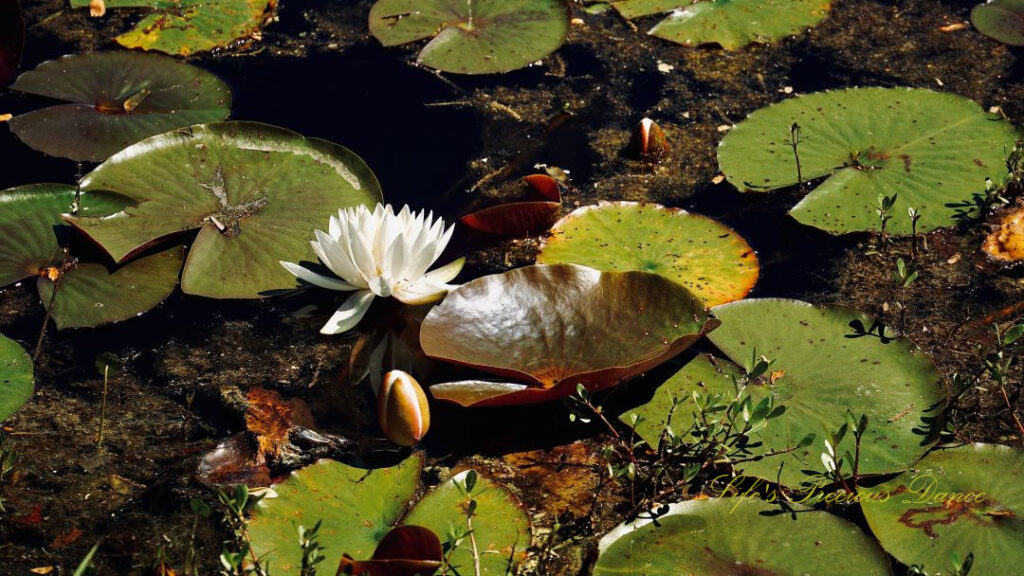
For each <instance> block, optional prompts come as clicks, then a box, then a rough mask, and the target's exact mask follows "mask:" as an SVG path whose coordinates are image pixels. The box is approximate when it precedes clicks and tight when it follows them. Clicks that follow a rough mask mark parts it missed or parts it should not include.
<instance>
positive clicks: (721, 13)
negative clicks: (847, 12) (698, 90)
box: [612, 0, 832, 50]
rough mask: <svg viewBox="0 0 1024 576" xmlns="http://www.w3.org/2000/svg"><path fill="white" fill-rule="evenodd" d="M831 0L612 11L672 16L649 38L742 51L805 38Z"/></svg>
mask: <svg viewBox="0 0 1024 576" xmlns="http://www.w3.org/2000/svg"><path fill="white" fill-rule="evenodd" d="M831 4H832V3H831V2H830V1H829V0H710V1H705V2H696V3H691V2H687V1H685V0H623V1H622V2H614V3H613V4H612V6H614V7H615V8H616V10H618V11H619V13H620V14H622V16H623V17H624V18H638V17H641V16H649V15H651V14H662V13H665V12H671V14H669V16H668V17H667V18H665V19H664V20H662V21H661V22H659V23H658V24H657V25H656V26H655V27H654V28H651V30H650V31H649V32H648V34H653V35H654V36H657V37H659V38H664V39H665V40H671V41H672V42H675V43H677V44H683V45H685V46H699V45H701V44H718V45H719V46H721V47H722V48H725V49H726V50H739V49H740V48H743V47H744V46H746V45H748V44H751V43H753V42H760V43H767V42H771V41H773V40H778V39H780V38H785V37H786V36H792V35H794V34H800V33H801V32H803V31H804V30H806V29H807V28H810V27H812V26H816V25H817V24H818V23H820V22H821V21H822V20H824V19H825V17H826V16H828V11H829V9H830V8H831Z"/></svg>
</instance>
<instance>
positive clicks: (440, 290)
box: [392, 277, 455, 306]
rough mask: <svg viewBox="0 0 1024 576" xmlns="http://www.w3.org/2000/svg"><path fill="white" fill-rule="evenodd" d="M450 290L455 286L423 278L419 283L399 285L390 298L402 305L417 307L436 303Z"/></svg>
mask: <svg viewBox="0 0 1024 576" xmlns="http://www.w3.org/2000/svg"><path fill="white" fill-rule="evenodd" d="M452 288H455V286H450V285H448V284H444V283H442V282H432V281H430V280H427V279H426V278H425V277H424V278H421V279H420V280H419V282H414V283H409V282H402V283H400V284H399V285H398V286H396V287H395V289H394V292H393V293H392V296H394V297H395V299H396V300H398V301H399V302H402V303H403V304H411V305H413V306H418V305H420V304H429V303H431V302H437V301H438V300H440V299H441V298H444V296H445V294H447V293H448V291H449V290H451V289H452Z"/></svg>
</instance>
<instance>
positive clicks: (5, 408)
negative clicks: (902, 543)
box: [0, 336, 33, 422]
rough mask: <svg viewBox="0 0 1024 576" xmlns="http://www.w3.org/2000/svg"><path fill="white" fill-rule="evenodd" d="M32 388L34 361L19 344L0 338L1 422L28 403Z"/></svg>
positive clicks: (4, 337) (3, 337)
mask: <svg viewBox="0 0 1024 576" xmlns="http://www.w3.org/2000/svg"><path fill="white" fill-rule="evenodd" d="M32 387H33V376H32V359H31V358H29V356H28V354H26V353H25V351H24V350H23V349H22V348H21V346H20V345H19V344H18V343H17V342H15V341H14V340H11V339H10V338H7V337H6V336H0V422H3V421H4V420H7V419H8V418H10V417H11V415H12V414H14V413H15V412H17V411H18V409H19V408H21V407H22V406H24V405H25V402H28V399H29V398H31V397H32Z"/></svg>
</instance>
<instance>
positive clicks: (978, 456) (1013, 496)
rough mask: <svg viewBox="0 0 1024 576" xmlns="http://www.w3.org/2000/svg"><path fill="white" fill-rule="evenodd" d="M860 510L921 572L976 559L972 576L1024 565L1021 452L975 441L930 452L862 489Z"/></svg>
mask: <svg viewBox="0 0 1024 576" xmlns="http://www.w3.org/2000/svg"><path fill="white" fill-rule="evenodd" d="M861 508H862V509H863V510H864V516H865V517H866V518H867V521H868V526H870V527H871V531H872V532H874V534H875V537H877V538H878V540H879V542H881V543H882V546H883V547H884V548H885V549H886V550H887V551H888V552H889V553H890V554H892V555H893V556H895V557H896V559H897V560H899V561H900V562H903V563H904V564H907V565H910V564H919V565H923V566H924V573H925V574H928V575H934V576H940V575H944V574H949V573H950V572H949V567H950V566H951V565H952V561H951V558H952V556H953V554H956V556H957V557H959V558H960V559H961V560H963V559H965V558H967V556H968V554H971V553H973V554H974V567H973V569H972V570H971V576H997V575H1002V574H1009V573H1012V572H1014V570H1015V569H1013V568H1011V567H1012V566H1021V565H1024V451H1022V450H1020V449H1014V448H1008V447H1006V446H996V445H990V444H973V445H969V446H963V447H960V448H955V449H951V450H939V451H937V452H933V453H931V454H929V455H928V456H926V457H925V458H924V459H923V460H921V461H920V462H919V463H918V464H917V465H916V466H914V470H913V471H912V472H907V473H905V474H903V475H901V476H898V477H896V478H894V479H892V480H890V481H888V482H886V483H884V484H881V485H879V486H877V487H874V488H870V489H868V490H867V494H866V497H863V498H862V499H861Z"/></svg>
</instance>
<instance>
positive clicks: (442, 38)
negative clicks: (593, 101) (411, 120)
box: [370, 0, 569, 74]
mask: <svg viewBox="0 0 1024 576" xmlns="http://www.w3.org/2000/svg"><path fill="white" fill-rule="evenodd" d="M370 32H371V33H372V34H373V35H374V36H375V37H376V38H377V40H379V41H380V43H381V44H383V45H385V46H398V45H400V44H408V43H410V42H415V41H417V40H423V39H427V38H432V40H431V41H430V42H428V43H427V45H426V46H425V47H424V48H423V50H421V51H420V55H419V59H418V61H419V62H420V63H422V64H424V65H426V66H430V67H431V68H437V69H438V70H441V71H443V72H453V73H457V74H494V73H497V72H508V71H509V70H515V69H516V68H522V67H524V66H526V65H528V64H530V63H532V62H535V61H537V60H539V59H541V58H543V57H545V56H547V55H548V54H550V53H552V52H554V51H555V50H557V49H558V47H559V46H561V45H562V43H563V42H565V37H566V35H567V34H568V33H569V6H568V4H567V2H565V1H564V0H468V1H467V0H379V1H378V2H377V3H376V4H374V5H373V8H372V9H371V10H370Z"/></svg>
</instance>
